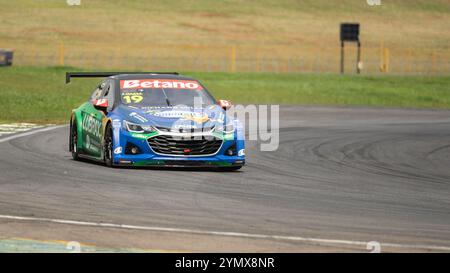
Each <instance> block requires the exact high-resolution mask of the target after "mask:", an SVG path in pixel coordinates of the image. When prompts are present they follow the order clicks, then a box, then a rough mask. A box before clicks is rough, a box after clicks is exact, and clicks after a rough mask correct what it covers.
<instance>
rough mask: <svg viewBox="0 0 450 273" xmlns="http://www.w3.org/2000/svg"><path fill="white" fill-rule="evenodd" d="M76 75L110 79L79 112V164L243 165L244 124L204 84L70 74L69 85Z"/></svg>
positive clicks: (168, 76) (75, 150)
mask: <svg viewBox="0 0 450 273" xmlns="http://www.w3.org/2000/svg"><path fill="white" fill-rule="evenodd" d="M74 77H79V78H81V77H102V78H104V80H103V81H102V82H101V83H100V84H99V85H98V86H97V87H96V88H95V89H94V91H93V93H92V95H91V97H90V98H89V100H88V101H87V102H85V103H83V104H82V105H81V106H80V107H78V108H77V109H74V110H73V111H72V115H71V118H70V138H69V143H70V145H69V147H70V151H71V152H72V157H73V159H75V160H78V159H80V158H86V159H90V160H96V161H101V162H104V163H105V164H106V165H107V166H110V167H113V166H165V167H214V168H220V169H225V170H237V169H240V168H241V167H242V166H244V164H245V147H244V145H245V143H244V133H243V128H242V124H241V123H240V122H239V121H238V120H237V119H235V118H232V117H230V116H229V115H227V110H228V109H229V108H230V107H231V104H230V103H229V102H228V101H226V100H219V101H216V100H215V99H214V98H213V97H212V95H211V94H210V93H209V92H208V90H207V89H206V88H205V86H203V85H202V84H201V83H200V82H199V81H197V80H195V79H193V78H190V77H185V76H181V75H178V74H177V73H154V72H145V73H143V72H140V73H134V72H133V73H131V72H128V73H124V72H94V73H89V72H79V73H78V72H74V73H71V72H69V73H67V74H66V82H67V83H69V82H70V80H71V78H74Z"/></svg>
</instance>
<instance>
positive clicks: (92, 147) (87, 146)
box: [81, 81, 110, 159]
mask: <svg viewBox="0 0 450 273" xmlns="http://www.w3.org/2000/svg"><path fill="white" fill-rule="evenodd" d="M109 88H110V87H109V84H108V81H104V82H102V83H101V84H99V85H98V87H97V88H96V89H95V90H94V91H93V93H92V95H91V98H90V102H89V103H86V104H85V107H83V109H82V111H81V115H82V137H83V147H82V148H83V151H84V152H85V153H86V154H87V155H90V156H93V157H96V158H99V159H101V156H102V140H103V131H104V130H103V119H104V118H106V113H104V112H102V111H100V110H97V109H96V108H95V107H94V102H96V101H98V100H100V99H103V98H104V97H105V92H106V91H108V90H109Z"/></svg>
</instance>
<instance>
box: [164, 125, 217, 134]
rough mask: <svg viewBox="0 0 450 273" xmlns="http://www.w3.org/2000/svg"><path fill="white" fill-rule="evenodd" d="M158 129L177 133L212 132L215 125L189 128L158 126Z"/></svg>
mask: <svg viewBox="0 0 450 273" xmlns="http://www.w3.org/2000/svg"><path fill="white" fill-rule="evenodd" d="M156 129H158V130H159V131H162V132H175V133H203V132H211V131H212V130H213V129H214V125H213V126H207V127H201V128H189V129H184V128H180V129H173V128H168V127H161V126H156Z"/></svg>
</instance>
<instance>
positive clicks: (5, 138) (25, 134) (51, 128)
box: [0, 124, 69, 143]
mask: <svg viewBox="0 0 450 273" xmlns="http://www.w3.org/2000/svg"><path fill="white" fill-rule="evenodd" d="M66 126H69V125H67V124H65V125H58V126H50V127H45V128H42V129H38V130H32V131H29V132H25V133H21V134H17V135H13V136H9V137H4V138H0V143H2V142H7V141H10V140H13V139H16V138H19V137H24V136H30V135H34V134H37V133H41V132H46V131H51V130H55V129H58V128H62V127H66Z"/></svg>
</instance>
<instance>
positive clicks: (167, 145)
mask: <svg viewBox="0 0 450 273" xmlns="http://www.w3.org/2000/svg"><path fill="white" fill-rule="evenodd" d="M148 144H149V145H150V147H151V148H152V149H153V151H154V152H155V153H158V154H165V155H210V154H215V153H216V152H217V151H218V150H219V149H220V146H221V145H222V140H221V139H219V138H216V137H213V136H206V137H205V136H196V137H194V136H190V137H184V138H181V137H173V136H170V135H160V136H156V137H152V138H149V139H148Z"/></svg>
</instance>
